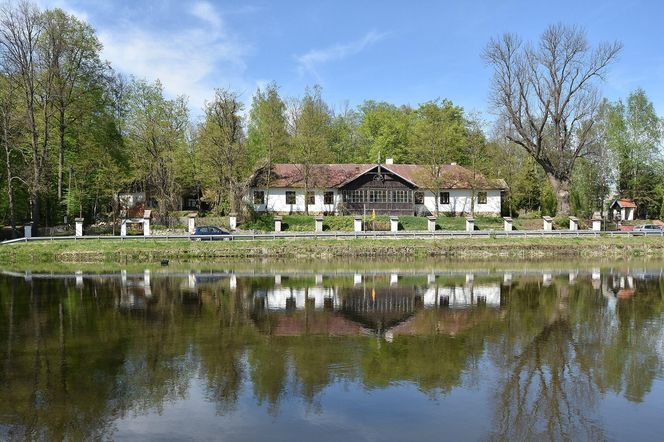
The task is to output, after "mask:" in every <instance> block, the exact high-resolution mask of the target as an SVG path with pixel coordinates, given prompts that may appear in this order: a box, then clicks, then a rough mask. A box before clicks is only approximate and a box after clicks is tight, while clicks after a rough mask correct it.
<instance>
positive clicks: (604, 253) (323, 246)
mask: <svg viewBox="0 0 664 442" xmlns="http://www.w3.org/2000/svg"><path fill="white" fill-rule="evenodd" d="M427 256H436V257H437V256H440V257H453V258H463V259H478V258H479V259H483V258H495V257H505V258H509V257H520V258H556V259H558V258H566V257H577V258H578V257H588V258H605V257H613V258H620V257H635V256H649V257H664V238H662V237H616V238H610V237H600V238H577V237H574V238H552V237H548V238H503V237H499V238H439V239H410V238H409V239H408V240H407V241H404V240H399V239H396V240H395V239H387V238H386V239H343V240H336V239H280V240H263V241H259V240H257V241H215V242H207V241H189V240H159V239H147V240H141V241H119V240H117V241H97V240H89V241H35V242H29V243H16V244H7V245H3V246H0V264H12V263H40V262H41V263H45V262H53V261H56V262H82V263H84V262H117V263H132V262H148V261H156V260H160V259H172V260H207V259H224V258H250V257H251V258H255V257H273V258H295V257H297V258H312V257H314V258H330V257H385V258H390V257H427Z"/></svg>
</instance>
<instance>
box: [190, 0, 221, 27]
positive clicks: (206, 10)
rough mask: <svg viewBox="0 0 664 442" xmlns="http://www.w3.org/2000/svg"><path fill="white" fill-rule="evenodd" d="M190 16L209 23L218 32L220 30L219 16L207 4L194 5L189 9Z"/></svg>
mask: <svg viewBox="0 0 664 442" xmlns="http://www.w3.org/2000/svg"><path fill="white" fill-rule="evenodd" d="M191 15H193V16H194V17H196V18H198V19H199V20H202V21H204V22H207V23H209V24H210V25H212V26H213V27H214V28H215V29H217V30H218V31H219V30H220V29H221V26H222V21H221V16H220V15H219V13H217V11H216V10H215V9H214V6H212V5H211V4H210V3H208V2H197V3H195V4H194V6H193V7H192V8H191Z"/></svg>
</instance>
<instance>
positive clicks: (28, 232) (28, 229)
mask: <svg viewBox="0 0 664 442" xmlns="http://www.w3.org/2000/svg"><path fill="white" fill-rule="evenodd" d="M23 236H25V237H26V238H32V221H30V222H29V223H26V224H25V225H24V226H23Z"/></svg>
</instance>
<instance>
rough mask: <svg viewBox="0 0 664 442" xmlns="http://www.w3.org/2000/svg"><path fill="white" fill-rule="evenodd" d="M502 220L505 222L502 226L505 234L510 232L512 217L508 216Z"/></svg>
mask: <svg viewBox="0 0 664 442" xmlns="http://www.w3.org/2000/svg"><path fill="white" fill-rule="evenodd" d="M503 220H504V221H505V222H504V224H503V226H504V229H505V231H506V232H511V231H512V222H513V221H512V217H509V216H504V217H503Z"/></svg>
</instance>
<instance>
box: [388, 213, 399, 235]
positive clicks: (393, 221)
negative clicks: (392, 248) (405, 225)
mask: <svg viewBox="0 0 664 442" xmlns="http://www.w3.org/2000/svg"><path fill="white" fill-rule="evenodd" d="M390 231H391V232H398V231H399V217H398V216H391V217H390Z"/></svg>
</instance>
